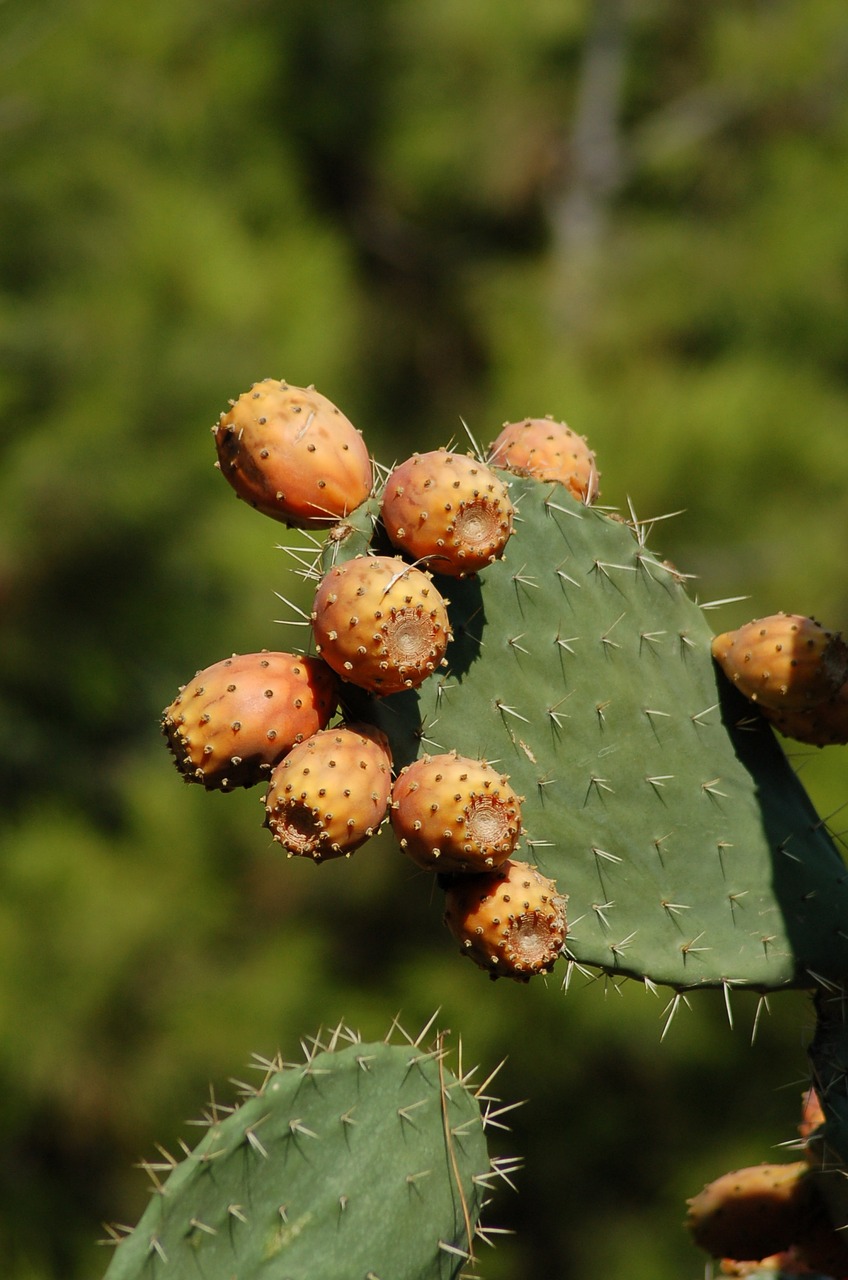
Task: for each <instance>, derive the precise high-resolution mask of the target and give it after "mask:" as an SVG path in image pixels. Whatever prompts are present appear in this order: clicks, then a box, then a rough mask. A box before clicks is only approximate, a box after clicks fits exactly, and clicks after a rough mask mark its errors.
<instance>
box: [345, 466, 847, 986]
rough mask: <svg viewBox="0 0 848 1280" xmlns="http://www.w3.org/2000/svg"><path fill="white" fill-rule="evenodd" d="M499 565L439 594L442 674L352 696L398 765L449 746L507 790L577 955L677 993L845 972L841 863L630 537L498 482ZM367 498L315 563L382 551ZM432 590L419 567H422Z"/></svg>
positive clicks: (529, 853)
mask: <svg viewBox="0 0 848 1280" xmlns="http://www.w3.org/2000/svg"><path fill="white" fill-rule="evenodd" d="M503 474H504V475H505V477H506V478H507V479H508V482H509V489H510V498H511V501H512V502H513V504H514V506H515V508H516V511H517V515H518V519H517V521H516V531H515V533H514V535H513V537H512V539H511V541H510V543H509V546H508V548H507V553H506V555H505V557H504V559H503V560H500V561H497V562H496V563H494V564H491V565H489V566H487V568H486V569H485V570H484V571H482V572H481V573H480V574H479V575H477V576H476V577H474V578H470V579H467V580H461V581H456V580H454V581H452V582H451V584H450V600H451V604H450V609H449V616H450V625H451V629H452V632H453V636H454V639H453V642H452V643H451V644H450V645H449V647H448V650H447V667H446V668H445V669H444V670H442V671H437V672H435V673H434V674H433V675H432V676H430V677H428V679H426V680H425V681H424V682H423V684H422V685H421V686H420V687H418V688H416V689H414V690H407V691H403V692H400V693H398V694H396V695H394V696H389V697H384V698H370V699H368V698H367V695H362V697H363V698H365V699H366V702H365V704H364V705H363V703H362V702H361V701H360V700H358V699H357V700H356V711H357V714H358V715H359V716H361V718H363V719H366V720H368V719H371V720H373V721H374V722H375V723H376V724H378V725H379V726H380V727H381V728H383V729H384V730H385V732H386V733H387V734H388V736H389V738H390V740H391V743H392V750H393V755H394V761H395V767H396V768H397V769H400V768H402V767H403V766H404V765H407V764H409V763H410V762H411V761H412V760H414V759H417V758H418V757H419V756H421V755H423V754H426V753H430V754H433V753H436V752H443V751H449V750H456V751H458V752H460V753H461V754H463V755H467V756H472V757H478V758H483V759H486V760H488V761H489V762H490V763H491V764H494V765H495V767H496V768H497V769H499V770H501V771H502V772H503V773H505V774H507V775H508V776H509V778H510V781H511V784H512V786H513V787H514V788H515V790H516V791H517V792H520V793H521V794H522V795H523V796H524V797H525V799H524V803H523V806H522V821H523V826H524V846H525V849H524V851H523V852H519V853H518V855H517V856H523V857H526V859H527V860H528V861H531V862H535V863H536V864H537V865H538V867H539V869H540V871H542V872H543V874H545V875H546V876H549V877H552V878H553V879H554V880H555V881H556V883H557V886H558V889H559V891H560V892H561V893H562V894H566V895H568V899H569V934H568V942H567V954H568V955H569V956H571V957H572V958H573V959H574V960H575V961H576V962H578V963H580V964H583V965H588V966H592V967H600V968H601V969H604V970H606V971H609V972H612V973H617V974H625V975H635V976H640V977H643V978H645V979H647V980H648V981H650V982H655V983H660V984H667V985H670V986H672V987H675V988H677V989H684V988H691V987H698V986H719V985H722V984H724V985H725V986H726V987H728V988H730V987H737V986H738V987H753V988H758V989H764V990H765V989H768V990H775V989H778V988H781V987H785V986H808V987H811V986H813V985H815V984H816V982H817V981H818V979H819V978H820V977H825V978H828V977H834V976H839V975H841V974H842V973H844V972H845V971H846V970H847V969H848V937H846V935H845V934H844V933H843V932H841V926H842V924H843V923H844V920H845V919H846V918H848V916H847V915H846V911H848V885H846V868H845V865H844V863H843V861H842V859H841V857H840V855H839V853H838V851H837V849H836V847H835V845H834V843H833V841H832V840H831V838H830V835H829V834H828V832H827V830H826V828H825V826H824V824H823V823H822V821H821V820H820V819H819V817H818V815H817V814H816V812H815V810H814V808H813V806H812V804H811V803H810V801H809V799H808V797H807V795H806V792H805V791H804V789H803V787H802V786H801V784H800V783H799V782H798V780H797V778H796V776H795V774H794V772H793V770H792V768H791V767H790V765H789V763H788V761H787V759H786V757H785V755H784V754H783V751H782V750H781V748H780V746H779V744H778V742H777V740H776V738H775V736H774V733H773V731H772V729H771V728H770V726H769V725H768V724H767V723H766V721H765V720H764V719H763V718H762V717H761V715H760V713H759V711H758V710H757V708H756V707H754V706H752V704H750V703H749V702H747V701H745V700H744V699H743V698H742V697H741V696H740V695H739V694H738V693H737V692H736V690H734V688H733V687H732V686H731V684H730V682H729V681H728V680H727V679H726V677H725V676H724V675H723V674H722V673H721V672H720V670H719V669H718V668H717V666H716V665H715V663H714V662H713V659H712V656H711V652H710V645H711V639H712V632H711V628H710V625H709V622H708V619H707V616H706V614H705V611H704V610H703V609H702V608H701V607H699V605H698V604H697V603H696V602H695V601H694V600H693V599H692V598H691V596H690V595H689V593H688V591H687V589H686V585H685V581H684V578H683V576H682V575H681V574H680V573H678V571H677V570H676V569H675V568H674V566H673V565H671V564H669V563H667V562H666V561H664V560H663V559H662V558H661V557H660V556H658V555H656V554H654V553H652V552H651V551H650V550H649V548H648V546H647V545H646V536H645V535H646V527H645V525H643V524H641V523H638V522H637V521H635V520H633V521H629V522H626V521H624V520H622V519H620V518H618V517H615V516H610V515H608V514H606V513H604V512H603V511H601V510H599V509H596V508H593V507H589V506H587V505H585V504H584V503H581V502H579V501H577V500H576V499H575V498H574V497H573V496H572V495H571V494H570V493H569V492H568V491H567V490H566V488H564V487H563V486H561V485H559V484H555V483H547V482H542V481H539V480H536V479H533V478H530V477H525V476H507V475H506V473H503ZM377 512H378V508H377V504H376V503H375V502H372V503H371V504H366V505H365V506H364V507H363V508H361V509H360V511H359V512H357V513H354V518H353V519H352V520H351V521H350V522H349V524H348V530H347V534H346V536H344V537H341V538H338V539H335V540H333V541H332V542H331V543H330V544H329V545H328V547H327V549H326V551H325V556H326V561H327V563H330V562H336V563H339V562H341V561H343V560H345V559H347V558H349V557H352V556H356V555H361V554H362V553H363V552H364V551H366V550H368V549H369V547H371V548H373V549H374V550H377V551H379V550H380V547H381V529H380V526H379V523H375V522H376V519H377ZM435 581H436V582H437V583H438V582H439V579H438V576H437V577H436V578H435Z"/></svg>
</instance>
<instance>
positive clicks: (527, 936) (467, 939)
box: [445, 859, 568, 982]
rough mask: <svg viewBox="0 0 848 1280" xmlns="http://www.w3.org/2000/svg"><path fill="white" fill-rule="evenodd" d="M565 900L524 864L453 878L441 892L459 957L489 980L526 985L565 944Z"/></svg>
mask: <svg viewBox="0 0 848 1280" xmlns="http://www.w3.org/2000/svg"><path fill="white" fill-rule="evenodd" d="M567 901H568V899H567V897H566V895H564V894H561V893H559V892H558V891H557V887H556V884H555V883H554V881H553V880H548V879H547V877H546V876H543V875H542V874H541V872H539V871H538V870H537V869H536V868H535V867H532V866H530V865H529V864H528V863H526V862H515V861H512V860H510V859H508V860H507V861H506V862H504V863H502V864H501V866H500V867H498V869H497V870H496V871H490V872H488V873H486V874H483V875H465V876H457V877H455V879H453V880H452V881H451V883H450V884H449V885H448V887H447V889H446V890H445V924H446V925H447V926H448V928H449V929H450V931H451V933H452V934H453V935H454V937H455V938H456V940H457V941H458V942H459V944H460V946H461V948H462V951H463V954H465V955H467V956H470V958H471V959H472V960H473V961H474V962H475V964H478V965H479V966H480V968H481V969H486V970H488V972H489V974H490V976H491V977H492V978H500V977H508V978H514V979H515V980H516V981H517V982H528V981H529V980H530V978H531V977H532V976H533V975H534V974H536V973H548V972H550V970H551V969H552V968H553V966H554V964H555V963H556V960H557V957H558V956H559V955H560V953H561V951H562V947H563V943H564V942H565V937H566V933H567V924H566V918H565V907H566V902H567Z"/></svg>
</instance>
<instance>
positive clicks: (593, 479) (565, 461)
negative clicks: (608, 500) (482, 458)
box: [487, 418, 599, 505]
mask: <svg viewBox="0 0 848 1280" xmlns="http://www.w3.org/2000/svg"><path fill="white" fill-rule="evenodd" d="M487 461H488V462H489V463H490V464H491V465H492V466H494V467H505V468H506V469H507V470H508V471H515V472H517V473H518V474H519V475H526V476H535V477H536V479H537V480H556V481H558V482H559V483H560V484H563V485H565V487H566V488H567V489H570V490H571V492H572V494H573V495H574V497H575V498H578V499H579V500H580V501H581V502H585V503H586V504H587V505H588V504H590V503H592V502H595V501H596V500H597V498H598V479H599V472H598V468H597V465H596V461H595V454H594V451H593V450H592V449H590V448H589V445H588V444H587V442H586V438H585V436H579V435H578V434H577V432H576V431H572V430H571V428H570V427H569V426H567V425H566V424H565V423H564V422H555V421H554V419H553V418H525V419H524V420H523V422H507V423H506V424H505V425H504V427H503V429H502V431H501V433H500V435H499V436H498V437H497V438H496V439H495V440H493V442H492V443H491V444H490V445H489V452H488V456H487Z"/></svg>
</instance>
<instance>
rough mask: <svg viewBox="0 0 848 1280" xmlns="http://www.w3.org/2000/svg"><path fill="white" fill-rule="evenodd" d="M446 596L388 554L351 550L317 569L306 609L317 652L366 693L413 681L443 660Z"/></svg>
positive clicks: (408, 686)
mask: <svg viewBox="0 0 848 1280" xmlns="http://www.w3.org/2000/svg"><path fill="white" fill-rule="evenodd" d="M446 603H447V602H446V601H445V600H444V599H443V598H442V596H441V595H440V593H439V592H438V591H437V590H436V588H435V587H434V586H433V583H432V582H431V580H430V575H429V574H428V573H424V572H422V571H421V570H420V569H416V568H414V567H413V566H411V565H408V564H407V563H406V561H404V560H400V559H396V558H395V557H392V556H357V557H356V559H354V560H348V561H347V562H346V563H345V564H340V565H336V567H335V568H333V569H331V570H330V571H329V573H327V574H326V575H325V577H324V578H323V580H322V582H321V584H320V586H319V587H318V590H317V592H316V593H315V602H314V605H313V610H312V630H313V632H314V635H315V643H316V647H317V649H318V652H319V653H320V654H321V656H322V657H323V658H324V659H325V660H326V661H327V662H328V663H329V664H330V666H331V667H332V668H333V670H334V671H337V672H338V674H339V675H341V676H343V677H344V679H345V680H350V681H351V683H352V684H355V685H359V686H360V687H361V688H363V689H369V690H370V691H371V692H372V693H378V694H387V693H397V692H398V691H399V690H401V689H413V688H416V687H417V686H418V685H419V684H421V682H422V681H423V680H425V679H426V678H427V676H428V675H430V674H431V672H433V671H435V670H436V668H437V667H438V666H440V665H443V663H444V655H445V650H446V649H447V646H448V641H449V640H450V638H451V633H450V624H449V622H448V615H447V609H446V607H445V606H446Z"/></svg>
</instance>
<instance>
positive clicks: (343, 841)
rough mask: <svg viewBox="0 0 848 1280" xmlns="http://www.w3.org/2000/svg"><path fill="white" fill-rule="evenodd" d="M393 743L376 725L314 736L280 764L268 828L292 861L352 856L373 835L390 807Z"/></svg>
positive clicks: (269, 799)
mask: <svg viewBox="0 0 848 1280" xmlns="http://www.w3.org/2000/svg"><path fill="white" fill-rule="evenodd" d="M391 786H392V757H391V751H390V749H389V742H388V738H387V737H386V735H385V734H384V733H382V732H381V731H380V730H379V729H375V728H374V727H373V726H372V725H365V724H350V725H345V726H343V727H340V728H338V729H324V730H322V731H321V732H320V733H316V734H313V736H312V737H311V738H307V739H306V740H305V741H304V742H301V743H300V744H299V745H298V746H297V747H294V748H293V749H292V750H291V751H290V752H289V754H288V755H287V756H286V757H285V758H284V759H283V760H281V762H280V763H279V764H278V765H277V767H276V768H275V769H274V771H273V773H272V774H271V781H270V783H269V786H268V794H267V796H266V798H265V826H266V827H268V829H269V831H270V832H271V834H272V835H273V837H274V839H275V840H276V841H277V842H278V843H279V844H281V845H282V846H283V848H284V849H286V850H287V852H288V853H289V855H290V856H294V855H299V856H301V857H307V858H312V859H313V860H314V861H315V862H323V861H325V860H326V859H328V858H339V857H343V856H345V857H346V856H348V855H349V854H351V853H353V851H354V850H355V849H358V848H359V846H360V845H361V844H364V842H365V841H366V840H367V839H368V838H369V836H372V835H374V833H375V832H376V831H377V830H378V828H379V827H380V824H381V823H382V821H383V819H384V817H385V816H386V809H387V808H388V803H389V794H390V792H391Z"/></svg>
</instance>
